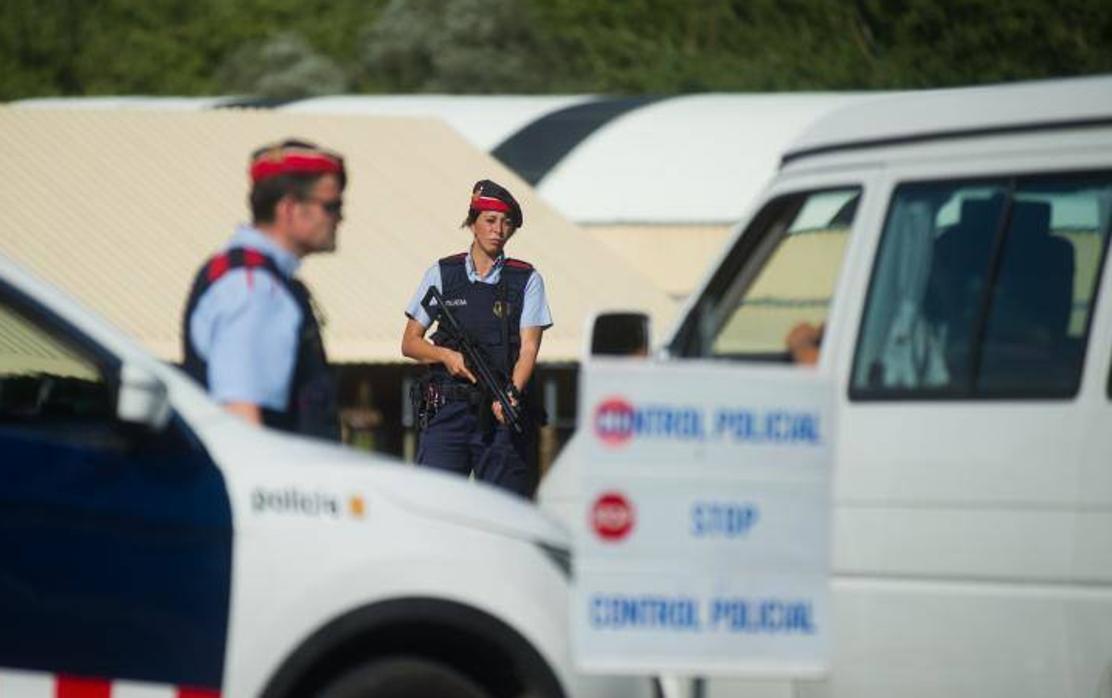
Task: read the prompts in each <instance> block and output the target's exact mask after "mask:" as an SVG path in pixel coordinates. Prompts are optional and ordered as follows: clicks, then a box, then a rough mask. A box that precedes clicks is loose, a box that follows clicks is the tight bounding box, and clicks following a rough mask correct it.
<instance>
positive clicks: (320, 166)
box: [250, 140, 345, 184]
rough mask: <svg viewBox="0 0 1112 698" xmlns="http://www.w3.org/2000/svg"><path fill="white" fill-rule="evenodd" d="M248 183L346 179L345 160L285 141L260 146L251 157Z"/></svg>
mask: <svg viewBox="0 0 1112 698" xmlns="http://www.w3.org/2000/svg"><path fill="white" fill-rule="evenodd" d="M250 173H251V181H252V182H253V183H256V184H257V183H259V182H261V181H263V180H265V179H270V178H271V177H278V176H281V175H310V176H311V175H323V174H335V175H338V176H339V177H340V180H341V181H344V179H345V172H344V159H343V158H342V157H341V156H340V155H339V154H338V153H334V152H332V151H330V150H325V149H324V148H318V147H317V146H315V145H313V144H311V143H306V142H304V141H292V140H290V141H285V142H284V143H274V144H272V145H268V146H263V147H262V148H259V149H258V150H256V151H255V152H254V153H253V154H252V155H251V167H250Z"/></svg>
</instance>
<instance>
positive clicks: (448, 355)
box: [441, 349, 479, 383]
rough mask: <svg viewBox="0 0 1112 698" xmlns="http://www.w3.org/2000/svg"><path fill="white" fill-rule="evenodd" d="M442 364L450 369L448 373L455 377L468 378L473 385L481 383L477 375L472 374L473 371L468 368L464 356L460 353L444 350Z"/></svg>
mask: <svg viewBox="0 0 1112 698" xmlns="http://www.w3.org/2000/svg"><path fill="white" fill-rule="evenodd" d="M441 363H443V364H444V367H445V368H446V369H448V373H450V374H452V375H453V376H454V377H456V378H466V379H467V380H469V381H471V382H472V383H478V382H479V381H478V379H477V378H475V374H474V373H472V372H471V369H469V368H467V362H466V361H465V360H464V358H463V354H461V353H459V352H458V351H452V350H451V349H443V358H442V359H441Z"/></svg>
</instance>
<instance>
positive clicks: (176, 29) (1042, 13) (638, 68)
mask: <svg viewBox="0 0 1112 698" xmlns="http://www.w3.org/2000/svg"><path fill="white" fill-rule="evenodd" d="M1107 10H1108V4H1107V0H1057V2H1053V3H1052V2H1049V0H620V1H618V0H234V1H232V0H4V1H3V2H2V3H0V99H18V98H22V97H33V96H47V95H98V94H147V95H160V94H174V95H215V94H233V93H234V94H244V95H247V94H254V95H259V96H265V97H276V98H288V97H297V96H303V95H315V94H328V93H336V92H457V93H479V92H503V93H514V92H517V93H546V92H549V93H551V92H557V93H569V92H597V93H646V92H648V93H665V94H666V93H675V92H693V91H704V90H720V91H739V90H804V89H839V90H844V89H868V88H899V87H925V86H944V85H958V84H974V83H984V82H997V81H1003V80H1015V79H1026V78H1040V77H1049V76H1064V75H1081V74H1090V73H1098V72H1107V71H1112V12H1108V11H1107Z"/></svg>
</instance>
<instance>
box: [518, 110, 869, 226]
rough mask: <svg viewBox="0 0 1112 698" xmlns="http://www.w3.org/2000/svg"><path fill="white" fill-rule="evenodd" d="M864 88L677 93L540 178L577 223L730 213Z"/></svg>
mask: <svg viewBox="0 0 1112 698" xmlns="http://www.w3.org/2000/svg"><path fill="white" fill-rule="evenodd" d="M862 99H866V97H863V96H860V95H849V94H846V95H837V94H777V95H728V94H708V95H695V96H689V97H677V98H674V99H668V100H664V101H661V102H656V103H654V104H650V105H648V106H645V107H642V108H640V109H636V110H634V111H631V112H629V113H627V114H624V115H623V116H620V117H618V118H617V119H615V120H614V121H612V122H610V123H609V124H606V125H605V126H603V127H602V128H600V129H599V130H598V131H595V132H594V133H593V134H591V136H590V137H588V138H587V139H586V140H585V141H583V143H581V144H580V145H579V146H578V147H576V148H574V149H573V150H572V151H571V152H570V153H568V155H567V156H566V157H565V158H564V159H563V160H561V161H560V163H559V164H558V165H557V166H556V167H555V168H554V169H553V170H552V171H551V172H550V173H549V174H548V175H547V176H546V177H545V178H544V179H543V180H542V181H541V183H540V186H539V187H538V188H537V189H538V191H540V193H541V195H542V196H544V197H545V199H547V200H548V201H550V202H552V204H553V205H554V206H556V208H558V209H560V210H561V211H562V212H564V214H565V215H567V216H568V217H569V218H571V219H572V220H574V221H576V222H579V223H588V222H589V223H609V224H614V223H643V222H652V223H670V224H682V223H689V224H690V223H730V222H734V221H737V220H738V219H740V218H741V217H742V216H744V215H745V214H746V212H747V211H748V209H749V206H750V205H751V204H752V202H753V199H754V198H755V197H756V195H757V194H758V193H760V191H761V190H762V189H763V188H764V186H765V184H767V182H768V180H769V179H770V178H771V177H772V175H773V174H775V172H776V170H777V168H778V167H779V164H780V156H781V154H782V153H783V150H784V148H785V147H787V145H788V144H789V143H791V142H792V141H793V140H794V139H795V138H796V137H797V136H798V135H799V134H800V133H801V132H802V131H803V130H804V129H805V128H806V127H807V126H809V125H810V124H811V123H812V122H813V121H814V120H815V119H817V118H818V117H820V116H822V115H823V114H826V113H828V112H830V111H832V110H834V109H837V108H839V107H842V106H845V105H847V104H852V103H854V102H859V101H861V100H862Z"/></svg>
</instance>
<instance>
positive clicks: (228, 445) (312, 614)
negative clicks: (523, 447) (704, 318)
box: [0, 256, 650, 698]
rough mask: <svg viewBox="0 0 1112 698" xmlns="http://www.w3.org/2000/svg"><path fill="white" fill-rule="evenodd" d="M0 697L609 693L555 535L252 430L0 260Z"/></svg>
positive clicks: (448, 486)
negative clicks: (593, 671)
mask: <svg viewBox="0 0 1112 698" xmlns="http://www.w3.org/2000/svg"><path fill="white" fill-rule="evenodd" d="M0 483H2V485H0V694H2V695H5V696H7V695H16V696H61V697H63V698H70V697H73V696H94V695H95V696H102V695H103V696H107V695H111V696H113V697H115V698H120V697H126V696H136V697H138V696H180V697H182V698H186V697H190V698H202V697H203V698H212V697H215V696H220V695H224V696H237V697H238V696H257V695H262V696H274V697H278V696H311V695H319V696H325V697H327V698H344V697H348V696H376V697H377V696H434V695H435V696H461V697H472V696H489V697H498V696H526V695H528V696H545V697H548V696H570V695H574V696H588V695H598V696H604V695H605V696H626V695H630V696H632V695H645V694H647V693H648V692H649V689H650V686H649V684H648V682H647V681H634V680H631V679H617V678H613V679H601V678H592V679H586V678H584V677H578V676H576V675H574V674H573V672H572V671H571V669H570V662H569V650H568V637H567V636H568V633H567V627H566V626H567V617H568V611H567V591H568V589H567V587H568V574H569V560H568V552H567V545H568V543H567V538H566V536H565V533H564V532H563V531H562V530H561V529H559V528H557V527H556V526H554V525H553V524H552V523H550V522H549V520H548V519H545V518H544V517H543V516H542V515H541V514H540V513H538V511H537V510H536V509H535V508H533V507H532V506H530V505H528V504H526V503H524V502H521V501H519V500H517V499H515V498H513V497H511V496H508V495H505V494H502V493H500V492H497V491H495V490H493V489H490V488H487V487H484V486H477V485H473V484H469V483H466V482H464V481H462V480H459V479H455V478H450V477H445V476H440V475H436V474H432V473H429V472H426V471H419V470H416V469H413V468H409V467H402V466H400V465H395V464H393V463H391V462H389V461H387V460H386V459H383V458H372V457H368V456H366V455H362V454H359V453H356V452H354V451H351V450H347V449H344V448H339V447H334V446H329V445H323V444H320V443H316V442H310V441H308V440H303V439H299V438H295V437H290V436H285V435H282V434H279V433H276V432H271V431H266V430H261V429H257V428H255V427H252V426H249V425H247V424H246V423H244V422H241V421H240V420H239V419H237V418H235V417H232V416H230V415H228V414H226V413H225V412H224V411H223V410H222V409H220V408H219V407H218V406H217V405H215V404H213V403H212V402H210V401H209V400H208V398H207V397H206V396H205V395H204V393H203V392H202V391H201V390H200V389H199V388H198V387H197V386H195V385H194V384H193V383H192V382H191V381H190V380H189V379H188V378H187V377H185V376H184V375H183V374H181V373H180V372H178V371H177V370H176V369H174V368H172V367H170V366H167V365H164V364H162V363H160V362H158V361H156V360H155V359H153V358H152V357H150V356H149V355H147V354H146V353H145V352H144V351H143V350H142V349H140V348H138V347H137V346H136V345H135V344H134V343H133V342H131V341H129V340H128V339H127V338H125V337H124V336H122V335H121V334H120V333H119V332H117V331H116V330H114V329H113V328H111V327H109V326H108V325H107V324H106V323H105V322H103V321H102V320H100V319H99V318H97V317H96V316H94V315H92V314H91V313H89V312H88V311H87V310H85V309H83V308H81V307H79V306H78V305H77V304H75V303H74V302H72V301H71V300H69V299H67V298H66V297H64V296H63V294H61V293H60V292H58V291H57V290H55V289H53V288H52V287H49V286H47V285H46V284H44V283H42V282H40V281H38V280H36V279H34V278H32V277H31V276H30V275H28V274H26V273H25V272H23V271H21V270H20V269H19V268H17V267H16V266H15V264H14V263H12V262H11V261H9V260H8V259H6V258H4V257H3V256H0Z"/></svg>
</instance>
